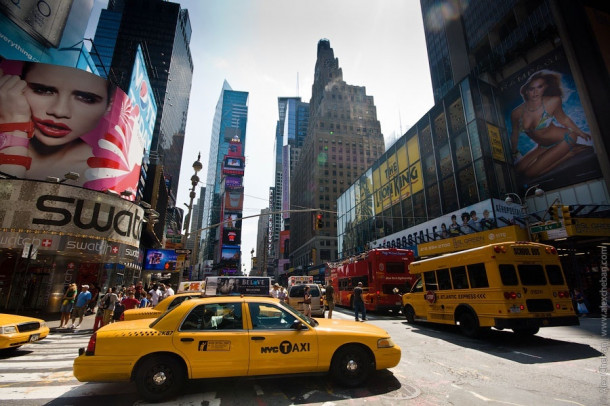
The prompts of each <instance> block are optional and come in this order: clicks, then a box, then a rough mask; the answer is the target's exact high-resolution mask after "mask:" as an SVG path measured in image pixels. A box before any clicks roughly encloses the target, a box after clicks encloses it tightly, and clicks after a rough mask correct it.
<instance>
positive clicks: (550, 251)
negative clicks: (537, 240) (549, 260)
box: [544, 247, 557, 255]
mask: <svg viewBox="0 0 610 406" xmlns="http://www.w3.org/2000/svg"><path fill="white" fill-rule="evenodd" d="M544 250H545V251H546V253H547V254H552V255H557V248H555V247H546V248H545V249H544Z"/></svg>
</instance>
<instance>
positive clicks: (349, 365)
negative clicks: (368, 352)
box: [347, 360, 358, 372]
mask: <svg viewBox="0 0 610 406" xmlns="http://www.w3.org/2000/svg"><path fill="white" fill-rule="evenodd" d="M357 369H358V363H357V362H356V361H354V360H349V361H347V370H348V371H351V372H354V371H355V370H357Z"/></svg>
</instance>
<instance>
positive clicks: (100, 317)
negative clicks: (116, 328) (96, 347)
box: [93, 306, 104, 332]
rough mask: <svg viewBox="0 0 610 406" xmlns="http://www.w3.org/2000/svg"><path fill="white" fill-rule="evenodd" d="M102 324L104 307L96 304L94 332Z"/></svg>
mask: <svg viewBox="0 0 610 406" xmlns="http://www.w3.org/2000/svg"><path fill="white" fill-rule="evenodd" d="M103 326H104V309H103V308H102V306H98V307H97V312H95V322H94V323H93V332H96V331H97V330H99V329H100V328H101V327H103Z"/></svg>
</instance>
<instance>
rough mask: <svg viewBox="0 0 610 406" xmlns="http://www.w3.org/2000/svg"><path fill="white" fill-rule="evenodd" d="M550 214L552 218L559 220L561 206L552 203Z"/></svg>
mask: <svg viewBox="0 0 610 406" xmlns="http://www.w3.org/2000/svg"><path fill="white" fill-rule="evenodd" d="M549 215H550V217H551V220H553V221H559V206H556V205H552V206H550V207H549Z"/></svg>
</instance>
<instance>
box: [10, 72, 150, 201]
mask: <svg viewBox="0 0 610 406" xmlns="http://www.w3.org/2000/svg"><path fill="white" fill-rule="evenodd" d="M0 68H2V70H3V75H2V77H1V78H0V79H4V80H2V81H1V82H0V83H2V85H0V100H10V102H8V103H1V102H0V117H1V119H0V125H2V133H3V134H2V137H1V138H2V139H1V140H0V141H2V142H3V143H4V146H5V148H4V149H3V150H2V153H3V154H4V155H3V156H2V157H1V158H0V171H1V172H4V173H7V174H9V175H12V176H15V177H17V178H24V179H35V180H49V179H48V178H49V177H51V178H56V179H57V180H58V181H68V182H70V184H72V185H77V186H82V187H85V188H88V189H94V190H98V191H106V190H111V191H115V192H117V193H123V192H125V191H130V192H132V193H131V197H130V199H131V200H133V199H135V195H136V190H137V185H138V181H139V177H140V167H141V165H142V157H143V151H144V145H143V138H142V134H141V133H140V129H139V127H138V123H140V122H141V116H140V112H141V110H140V109H139V108H138V107H137V106H134V105H133V104H132V102H131V101H130V99H129V97H128V96H127V95H126V94H125V93H124V92H123V91H122V90H120V89H118V88H115V87H114V86H112V85H111V84H110V83H109V82H107V81H106V80H105V79H103V78H101V77H99V76H96V75H93V74H91V73H88V72H85V71H83V70H80V69H75V68H69V67H65V66H58V65H48V64H41V63H29V62H28V63H23V62H19V61H8V60H5V61H2V62H1V63H0ZM15 86H17V87H19V88H22V89H23V92H15V91H14V89H15ZM24 126H27V128H26V127H24ZM20 128H21V130H20ZM24 129H25V130H27V135H28V137H29V139H25V133H26V131H25V130H24ZM8 147H11V148H10V149H9V148H8ZM67 173H71V175H70V177H69V180H66V178H67V177H66V176H65V175H66V174H67ZM76 177H77V178H76Z"/></svg>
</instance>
